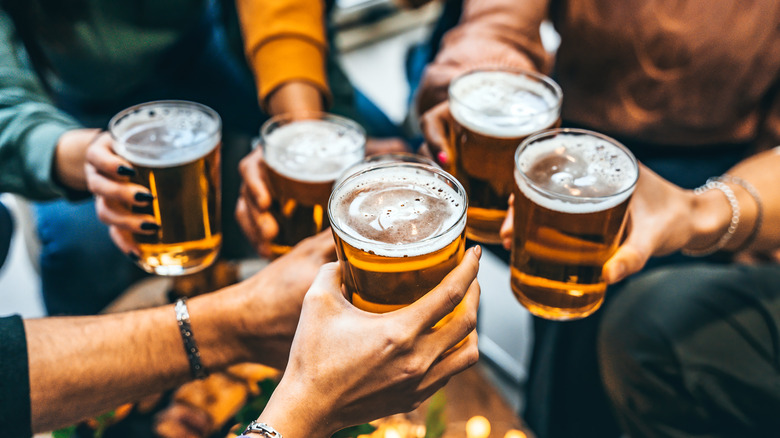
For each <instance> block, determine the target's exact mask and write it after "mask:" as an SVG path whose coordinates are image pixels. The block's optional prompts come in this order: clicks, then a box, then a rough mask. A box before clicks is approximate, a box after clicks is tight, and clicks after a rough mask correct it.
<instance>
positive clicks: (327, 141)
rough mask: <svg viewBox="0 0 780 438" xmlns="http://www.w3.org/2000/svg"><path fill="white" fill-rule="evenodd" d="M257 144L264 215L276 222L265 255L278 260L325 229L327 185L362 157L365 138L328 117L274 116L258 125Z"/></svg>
mask: <svg viewBox="0 0 780 438" xmlns="http://www.w3.org/2000/svg"><path fill="white" fill-rule="evenodd" d="M260 142H261V144H262V147H263V156H264V161H263V166H265V170H266V174H267V175H268V180H269V189H270V191H271V195H272V198H273V201H272V203H271V209H270V211H271V214H273V216H274V219H276V222H277V224H279V234H278V235H277V237H276V239H274V241H273V242H272V244H271V253H272V255H273V256H279V255H282V254H285V253H287V252H289V251H290V249H291V248H292V247H293V246H294V245H295V244H296V243H298V242H300V241H301V240H303V239H305V238H306V237H309V236H313V235H315V234H317V233H319V232H320V231H322V230H324V229H325V228H327V227H328V225H329V223H328V215H327V212H326V208H327V204H328V198H329V197H330V192H331V190H332V189H333V183H334V181H336V179H337V178H338V177H339V176H340V175H341V174H342V173H343V172H344V170H345V169H347V168H349V167H350V166H352V165H354V164H355V163H357V162H359V161H360V160H362V159H363V156H364V155H365V146H366V135H365V131H364V130H363V128H361V127H360V126H359V125H358V124H357V123H355V122H353V121H351V120H348V119H346V118H343V117H339V116H336V115H332V114H325V113H311V114H309V115H307V116H304V117H303V118H293V117H291V116H289V115H280V116H276V117H273V118H271V119H270V120H268V121H267V122H266V123H265V124H264V125H263V127H262V128H261V130H260Z"/></svg>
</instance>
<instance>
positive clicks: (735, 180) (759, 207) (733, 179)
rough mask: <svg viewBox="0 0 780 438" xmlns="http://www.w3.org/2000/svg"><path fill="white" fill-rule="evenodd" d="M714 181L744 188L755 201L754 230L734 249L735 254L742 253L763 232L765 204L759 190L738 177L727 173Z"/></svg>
mask: <svg viewBox="0 0 780 438" xmlns="http://www.w3.org/2000/svg"><path fill="white" fill-rule="evenodd" d="M712 179H713V180H715V181H723V182H726V183H732V184H736V185H738V186H740V187H742V188H743V189H745V191H746V192H748V194H749V195H750V196H751V197H752V198H753V201H754V202H755V203H756V221H755V222H754V223H753V230H751V231H750V235H749V236H747V237H746V238H745V240H743V241H742V243H741V244H740V245H739V246H738V247H737V248H736V249H734V252H739V251H742V250H743V249H745V248H747V247H749V246H750V245H751V244H752V243H753V241H755V240H756V237H758V233H759V232H760V231H761V224H762V223H763V222H764V203H763V202H761V195H759V194H758V190H756V188H755V187H754V186H753V184H750V183H749V182H748V181H745V180H744V179H742V178H740V177H738V176H733V175H729V174H727V173H725V174H723V176H718V177H715V178H712Z"/></svg>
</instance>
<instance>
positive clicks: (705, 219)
mask: <svg viewBox="0 0 780 438" xmlns="http://www.w3.org/2000/svg"><path fill="white" fill-rule="evenodd" d="M689 193H690V197H691V200H690V202H691V215H690V218H691V237H690V239H689V240H688V243H687V244H686V245H685V248H686V249H689V250H692V251H696V250H700V249H706V248H712V247H713V246H715V245H717V244H718V242H719V240H720V239H721V238H722V237H723V236H724V235H725V234H726V233H728V229H729V225H730V224H731V221H732V218H733V216H734V212H733V209H732V206H731V203H730V202H729V199H728V198H727V196H726V195H725V194H724V193H723V192H722V191H720V190H706V191H703V192H701V193H699V194H694V192H693V191H690V192H689Z"/></svg>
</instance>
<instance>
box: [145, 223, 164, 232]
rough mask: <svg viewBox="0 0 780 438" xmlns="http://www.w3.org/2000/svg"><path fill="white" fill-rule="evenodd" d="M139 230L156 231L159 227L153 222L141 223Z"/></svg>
mask: <svg viewBox="0 0 780 438" xmlns="http://www.w3.org/2000/svg"><path fill="white" fill-rule="evenodd" d="M141 229H142V230H146V231H157V230H159V229H160V226H159V225H157V224H156V223H154V222H143V223H142V224H141Z"/></svg>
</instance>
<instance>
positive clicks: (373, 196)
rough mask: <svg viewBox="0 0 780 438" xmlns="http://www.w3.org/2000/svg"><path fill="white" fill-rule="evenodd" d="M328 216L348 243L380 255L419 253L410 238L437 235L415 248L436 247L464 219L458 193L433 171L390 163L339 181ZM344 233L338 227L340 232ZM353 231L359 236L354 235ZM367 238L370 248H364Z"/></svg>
mask: <svg viewBox="0 0 780 438" xmlns="http://www.w3.org/2000/svg"><path fill="white" fill-rule="evenodd" d="M330 211H331V214H332V216H333V217H331V222H332V223H334V224H336V225H337V226H338V227H339V228H340V229H341V230H342V231H344V232H345V234H346V235H347V236H342V238H344V240H346V241H348V242H349V243H350V245H352V246H355V247H358V248H360V249H362V250H364V251H367V252H368V251H371V252H373V253H375V254H378V255H385V256H391V257H392V256H394V255H393V253H394V251H393V246H398V247H399V249H398V251H402V252H403V253H404V255H407V256H415V255H419V254H416V253H415V252H414V250H411V251H410V247H409V244H413V243H416V242H422V241H425V240H426V239H430V238H434V237H438V236H440V237H441V239H440V240H437V241H436V242H429V244H428V245H426V246H425V247H424V248H420V249H419V253H420V254H425V253H428V252H431V251H435V250H438V249H440V248H439V247H436V246H437V245H441V246H440V247H444V246H446V245H447V244H449V243H450V242H452V241H453V240H454V238H455V237H456V236H457V235H458V234H460V232H461V231H462V230H463V226H460V227H454V225H456V224H458V223H459V222H464V224H465V214H463V213H464V212H465V206H464V200H463V199H462V195H460V194H458V192H456V191H455V189H453V188H452V187H450V186H449V185H447V184H446V183H445V182H444V181H442V180H440V179H438V178H437V177H436V176H434V175H432V174H429V173H425V172H424V171H419V170H416V169H414V168H405V167H398V166H391V167H387V168H383V169H380V170H377V169H374V170H373V171H371V172H368V173H365V174H362V175H360V176H359V177H357V178H354V179H352V180H350V181H348V182H346V183H345V184H344V185H342V186H341V187H340V188H339V189H338V192H337V193H336V194H334V199H333V200H331V210H330ZM342 234H344V233H339V235H340V236H341V235H342ZM351 236H355V237H358V238H359V239H361V241H363V243H359V242H356V241H353V239H351V238H350V237H351ZM365 242H370V248H366V247H365V246H367V244H366V243H365Z"/></svg>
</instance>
